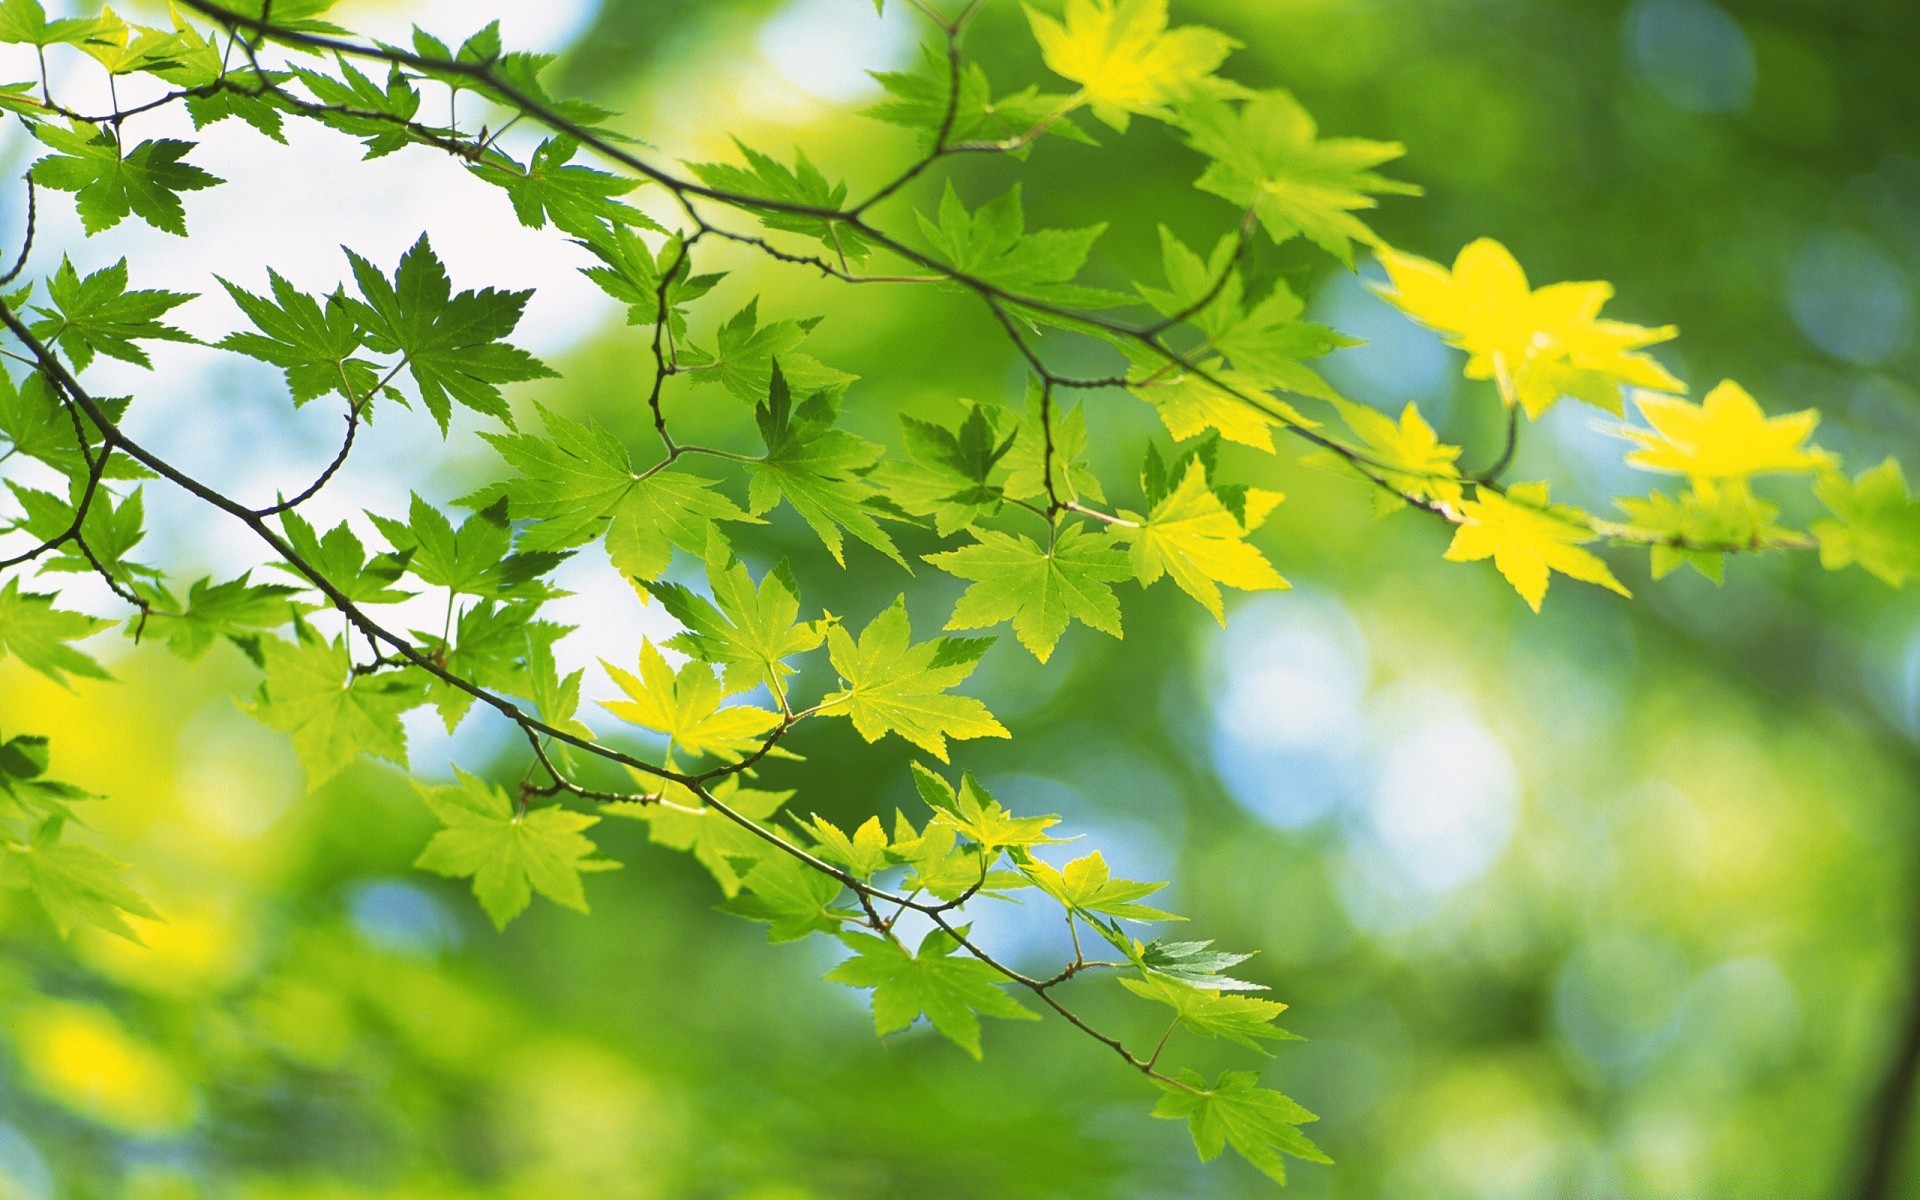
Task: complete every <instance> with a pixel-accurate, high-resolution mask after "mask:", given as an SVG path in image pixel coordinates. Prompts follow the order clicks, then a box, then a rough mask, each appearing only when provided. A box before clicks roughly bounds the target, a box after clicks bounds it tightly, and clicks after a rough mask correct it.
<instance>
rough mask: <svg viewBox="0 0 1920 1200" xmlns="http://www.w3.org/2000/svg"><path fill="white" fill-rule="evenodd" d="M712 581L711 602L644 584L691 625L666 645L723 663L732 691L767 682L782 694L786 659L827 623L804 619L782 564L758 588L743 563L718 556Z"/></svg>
mask: <svg viewBox="0 0 1920 1200" xmlns="http://www.w3.org/2000/svg"><path fill="white" fill-rule="evenodd" d="M723 563H724V564H725V565H722V564H723ZM707 583H708V586H710V587H711V588H712V590H713V599H712V600H711V601H709V600H707V599H706V598H705V597H702V596H699V595H696V594H695V593H693V592H692V591H690V590H689V589H687V588H685V587H683V586H681V585H680V584H677V583H648V584H646V585H645V587H646V589H647V591H648V592H649V593H651V594H652V595H653V597H654V599H656V600H658V601H660V604H661V607H663V608H665V609H666V610H667V612H668V613H669V614H670V615H671V616H672V617H673V619H674V620H676V621H679V622H680V623H681V624H682V625H685V626H686V629H685V630H684V631H683V632H681V633H677V634H675V635H674V636H673V637H672V638H670V639H669V640H668V642H667V645H668V646H670V647H672V648H673V649H675V650H680V651H683V652H685V653H687V654H690V655H692V656H693V657H695V658H697V659H700V660H701V661H702V662H710V663H715V664H718V665H720V666H722V667H724V668H725V672H726V673H725V680H726V684H727V687H728V689H729V690H730V691H737V690H740V689H742V688H743V687H747V686H751V685H752V684H753V683H757V682H761V681H763V680H764V681H765V682H766V683H767V684H768V685H769V686H770V687H771V688H772V689H773V691H774V694H775V695H776V696H778V695H780V694H781V684H782V682H783V681H784V680H785V679H786V678H787V676H789V675H791V674H793V672H794V668H792V667H790V666H788V665H787V663H786V660H787V659H788V658H791V657H792V656H794V655H796V654H804V653H806V652H807V651H809V650H812V649H813V648H814V647H816V646H818V645H819V644H820V643H821V642H822V641H824V640H825V638H826V627H825V625H824V623H822V622H819V621H802V620H800V597H799V586H798V585H797V584H796V583H795V582H794V579H793V574H792V572H791V571H790V570H789V569H787V567H786V564H785V563H782V564H781V565H780V566H779V567H776V568H775V569H773V570H771V571H768V572H767V573H766V575H765V576H764V577H763V578H762V579H761V581H760V583H759V585H758V587H756V586H755V585H754V582H753V576H752V575H750V574H749V573H748V572H747V568H746V565H745V564H744V563H739V562H733V561H730V558H722V557H718V556H716V557H712V558H709V559H708V561H707Z"/></svg>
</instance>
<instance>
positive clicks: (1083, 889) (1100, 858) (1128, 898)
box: [1022, 850, 1277, 1011]
mask: <svg viewBox="0 0 1920 1200" xmlns="http://www.w3.org/2000/svg"><path fill="white" fill-rule="evenodd" d="M1022 868H1023V869H1024V870H1025V871H1026V873H1027V876H1028V878H1030V879H1032V880H1033V882H1034V883H1035V884H1036V885H1038V886H1039V888H1040V890H1041V891H1043V892H1045V893H1046V894H1047V895H1049V896H1052V897H1053V898H1054V899H1055V900H1058V901H1059V902H1060V903H1061V904H1063V905H1065V906H1066V907H1067V908H1070V909H1073V910H1075V911H1076V912H1087V913H1099V914H1100V915H1102V916H1108V917H1119V918H1122V919H1123V920H1128V921H1178V920H1180V919H1181V918H1179V917H1176V916H1174V915H1173V914H1172V913H1170V912H1163V911H1161V910H1160V909H1157V908H1154V907H1153V906H1152V905H1148V904H1141V903H1140V901H1141V900H1143V899H1145V898H1146V897H1148V896H1151V895H1153V894H1154V893H1155V892H1157V891H1159V890H1160V889H1161V888H1164V887H1166V886H1167V885H1166V884H1164V883H1144V882H1142V881H1140V880H1137V879H1115V878H1113V875H1112V873H1111V872H1110V871H1109V870H1108V868H1107V860H1106V857H1105V856H1104V855H1102V854H1101V853H1100V852H1099V851H1098V850H1095V851H1094V852H1093V853H1092V854H1088V855H1086V856H1084V857H1082V858H1076V859H1074V860H1073V861H1072V862H1070V863H1068V864H1067V865H1066V866H1065V867H1064V868H1056V867H1054V866H1053V865H1052V864H1050V863H1045V862H1042V861H1040V860H1039V859H1037V858H1036V859H1031V860H1029V861H1027V862H1025V863H1023V864H1022ZM1276 1011H1277V1010H1276Z"/></svg>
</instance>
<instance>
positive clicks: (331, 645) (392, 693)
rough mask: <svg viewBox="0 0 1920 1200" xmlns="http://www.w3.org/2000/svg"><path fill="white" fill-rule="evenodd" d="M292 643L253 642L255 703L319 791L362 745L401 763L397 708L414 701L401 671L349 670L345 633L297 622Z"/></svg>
mask: <svg viewBox="0 0 1920 1200" xmlns="http://www.w3.org/2000/svg"><path fill="white" fill-rule="evenodd" d="M295 636H296V638H297V640H296V641H291V642H289V641H286V640H285V639H283V638H277V637H267V638H262V639H261V640H260V654H261V662H262V665H263V667H264V668H265V670H266V675H267V677H266V681H265V682H263V683H262V684H261V685H260V694H259V697H258V699H257V701H256V702H255V704H254V712H255V714H256V715H257V716H258V717H259V718H260V719H261V720H262V721H263V722H265V723H266V724H267V725H269V726H271V727H272V728H274V729H278V730H280V731H281V732H283V733H287V734H290V735H292V738H293V751H294V754H295V755H296V756H297V757H298V758H299V759H300V765H301V766H302V767H303V768H305V770H306V773H307V790H308V791H309V792H315V791H319V790H320V788H321V786H322V785H324V784H326V783H327V782H328V781H329V780H331V779H332V778H333V777H334V776H335V775H338V774H339V773H340V772H342V771H344V770H346V769H347V768H348V767H349V766H351V765H352V764H353V763H354V761H355V760H356V759H358V758H359V757H360V754H361V752H362V751H364V752H366V753H368V754H371V755H373V756H375V757H376V758H384V759H388V760H390V761H392V762H396V763H399V764H400V765H401V766H405V765H406V762H407V733H406V730H405V729H404V728H402V727H401V724H400V714H401V713H403V712H405V711H406V710H407V709H409V708H412V707H413V706H414V705H416V704H418V703H420V700H421V698H422V697H421V693H420V690H419V687H418V685H417V684H415V683H413V682H412V681H411V680H409V679H407V678H405V677H403V676H402V675H400V674H397V673H396V674H385V675H356V674H354V673H353V665H352V663H351V661H350V660H349V659H348V657H347V643H346V639H345V638H344V637H343V638H336V639H334V640H333V641H327V640H326V639H325V638H323V637H321V636H320V635H319V634H317V633H315V632H314V631H313V630H312V629H309V628H308V627H307V626H306V625H304V624H301V625H298V626H297V627H296V630H295Z"/></svg>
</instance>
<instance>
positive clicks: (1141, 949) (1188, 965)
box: [1116, 938, 1266, 992]
mask: <svg viewBox="0 0 1920 1200" xmlns="http://www.w3.org/2000/svg"><path fill="white" fill-rule="evenodd" d="M1116 945H1118V946H1119V948H1120V949H1121V950H1123V951H1126V953H1127V957H1128V958H1130V959H1132V960H1133V962H1134V964H1135V965H1136V966H1138V967H1139V968H1140V969H1141V970H1142V971H1149V972H1152V973H1154V974H1156V975H1165V976H1166V977H1167V978H1169V979H1177V980H1179V981H1180V982H1182V983H1185V984H1190V985H1192V986H1193V987H1197V988H1206V989H1208V990H1210V991H1216V992H1263V991H1265V990H1266V988H1265V987H1263V986H1261V985H1260V984H1257V983H1248V982H1247V981H1246V980H1244V979H1235V978H1233V977H1232V976H1230V975H1227V974H1225V972H1227V971H1230V970H1232V969H1233V968H1234V967H1237V966H1239V965H1240V964H1241V963H1243V962H1246V961H1247V960H1248V959H1250V958H1252V957H1253V955H1251V954H1229V953H1227V952H1226V951H1224V950H1215V949H1213V948H1212V946H1213V941H1212V939H1211V938H1209V939H1208V940H1206V941H1203V942H1169V941H1165V940H1163V939H1160V938H1155V939H1154V940H1153V941H1151V942H1148V943H1146V944H1145V945H1142V944H1141V943H1139V942H1136V941H1133V940H1132V939H1126V940H1125V941H1124V942H1123V943H1116Z"/></svg>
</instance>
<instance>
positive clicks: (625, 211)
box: [472, 137, 660, 238]
mask: <svg viewBox="0 0 1920 1200" xmlns="http://www.w3.org/2000/svg"><path fill="white" fill-rule="evenodd" d="M579 150H580V143H579V142H578V141H576V140H574V139H573V138H570V137H553V138H548V139H547V140H546V141H544V142H541V143H540V145H539V146H538V148H536V149H535V150H534V152H533V156H532V157H531V158H529V159H528V160H527V165H526V166H525V167H522V166H521V165H520V164H519V163H516V162H514V161H513V159H511V158H509V157H507V156H506V155H505V154H503V153H501V152H500V151H498V150H490V151H488V152H487V154H486V156H485V157H484V158H482V159H481V161H480V162H479V163H477V164H476V165H475V166H474V167H473V168H472V170H473V173H474V174H475V175H478V176H479V177H480V178H482V179H484V180H486V181H487V182H488V183H491V184H493V185H495V186H496V187H500V188H503V189H505V190H506V193H507V198H508V199H509V200H511V201H512V202H513V212H514V215H515V216H517V217H519V218H520V223H521V224H522V225H525V226H526V227H527V228H529V229H542V228H545V226H546V224H547V222H549V221H551V222H553V224H554V225H556V226H558V227H559V228H560V229H562V230H564V231H566V232H567V233H571V234H573V235H574V236H575V237H580V238H593V237H595V236H597V235H603V234H604V233H605V232H606V229H607V226H608V224H609V223H611V224H612V225H614V226H618V227H622V228H625V227H629V226H638V227H639V228H641V229H655V230H657V229H659V228H660V225H659V223H658V222H656V221H654V220H653V219H652V218H650V217H648V216H647V215H646V214H645V213H643V212H641V211H640V210H639V209H637V208H632V207H629V206H628V205H625V204H622V203H621V202H620V201H618V200H615V199H614V197H615V196H624V195H625V194H627V193H628V192H631V191H632V190H633V189H635V188H637V187H639V186H640V182H641V181H640V180H639V179H637V178H631V177H622V176H619V175H610V174H608V173H607V172H605V171H596V170H594V169H593V168H592V167H586V166H581V165H580V164H578V163H575V162H574V161H573V156H574V155H575V154H577V153H579Z"/></svg>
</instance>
